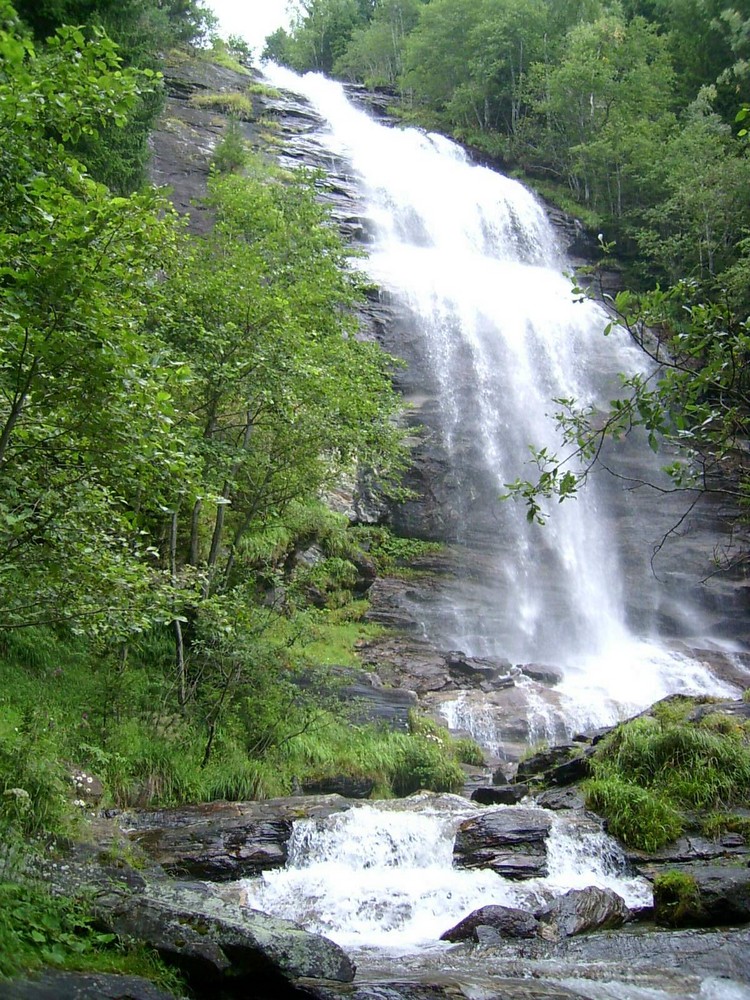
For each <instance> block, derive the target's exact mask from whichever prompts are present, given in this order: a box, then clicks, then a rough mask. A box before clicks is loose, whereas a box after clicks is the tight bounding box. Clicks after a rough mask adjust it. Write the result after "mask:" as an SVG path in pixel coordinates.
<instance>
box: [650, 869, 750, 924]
mask: <svg viewBox="0 0 750 1000" xmlns="http://www.w3.org/2000/svg"><path fill="white" fill-rule="evenodd" d="M670 871H677V872H679V873H681V874H683V875H685V876H687V877H688V878H689V879H690V880H691V884H692V887H693V889H692V892H689V893H687V894H686V895H685V894H684V893H683V892H682V891H679V890H678V891H677V892H675V891H674V890H670V889H669V888H667V887H665V886H664V885H662V884H660V883H659V882H658V881H657V882H656V884H655V886H654V917H655V919H656V922H657V923H661V924H668V925H670V926H672V927H722V926H727V925H731V924H743V923H747V922H748V921H750V869H748V868H743V867H739V866H737V865H732V864H726V865H716V864H713V865H711V864H708V865H707V864H692V865H679V866H677V867H675V868H670Z"/></svg>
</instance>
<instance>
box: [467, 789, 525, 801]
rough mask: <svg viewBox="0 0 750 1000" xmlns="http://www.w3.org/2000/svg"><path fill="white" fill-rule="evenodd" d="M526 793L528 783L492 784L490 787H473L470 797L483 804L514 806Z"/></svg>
mask: <svg viewBox="0 0 750 1000" xmlns="http://www.w3.org/2000/svg"><path fill="white" fill-rule="evenodd" d="M528 794H529V786H528V785H493V786H492V788H486V787H483V788H475V789H474V791H473V792H472V793H471V798H472V801H473V802H479V803H480V805H483V806H514V805H516V804H517V803H518V802H520V801H521V799H523V798H525V797H526V796H527V795H528Z"/></svg>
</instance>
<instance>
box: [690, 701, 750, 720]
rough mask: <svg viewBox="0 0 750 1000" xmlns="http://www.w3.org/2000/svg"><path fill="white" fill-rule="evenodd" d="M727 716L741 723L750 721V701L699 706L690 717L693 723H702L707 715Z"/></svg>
mask: <svg viewBox="0 0 750 1000" xmlns="http://www.w3.org/2000/svg"><path fill="white" fill-rule="evenodd" d="M716 714H719V715H726V716H728V717H729V718H731V719H737V720H738V721H739V722H746V721H747V720H750V701H741V700H739V701H721V702H718V703H716V704H713V705H712V704H708V705H698V707H697V708H696V709H695V710H694V711H693V712H691V713H690V715H689V716H688V718H689V720H690V721H691V722H700V721H701V719H705V718H706V716H707V715H716Z"/></svg>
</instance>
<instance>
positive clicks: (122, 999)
mask: <svg viewBox="0 0 750 1000" xmlns="http://www.w3.org/2000/svg"><path fill="white" fill-rule="evenodd" d="M0 1000H175V995H174V993H167V992H166V991H165V990H162V989H159V987H157V986H154V984H153V983H151V982H149V980H148V979H142V978H141V977H140V976H117V975H109V974H106V973H97V972H62V971H61V970H60V969H42V970H41V971H40V972H36V973H34V974H33V975H32V976H29V977H28V978H24V979H12V980H10V981H9V982H0Z"/></svg>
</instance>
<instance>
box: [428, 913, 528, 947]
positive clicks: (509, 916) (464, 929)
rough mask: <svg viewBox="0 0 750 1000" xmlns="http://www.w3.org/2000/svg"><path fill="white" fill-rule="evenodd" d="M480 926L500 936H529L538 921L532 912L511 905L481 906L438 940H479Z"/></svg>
mask: <svg viewBox="0 0 750 1000" xmlns="http://www.w3.org/2000/svg"><path fill="white" fill-rule="evenodd" d="M480 927H484V928H490V929H491V930H492V931H494V932H495V934H498V935H499V936H500V937H506V938H530V937H534V935H535V934H536V933H537V932H538V930H539V921H538V920H537V919H536V917H535V916H534V915H533V914H532V913H528V912H526V911H525V910H519V909H516V908H515V907H512V906H482V907H480V908H479V909H478V910H474V912H473V913H470V914H469V916H468V917H464V919H463V920H461V921H459V923H457V924H456V925H455V927H451V928H450V930H447V931H445V932H444V933H443V934H441V935H440V940H441V941H452V942H455V941H479V940H480V938H479V936H478V935H477V929H478V928H480ZM485 940H486V939H485Z"/></svg>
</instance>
